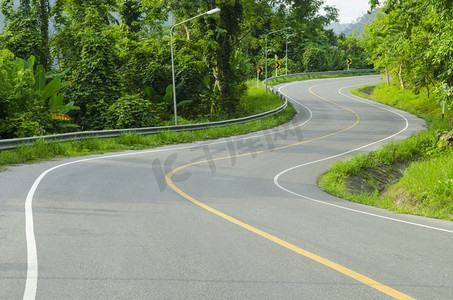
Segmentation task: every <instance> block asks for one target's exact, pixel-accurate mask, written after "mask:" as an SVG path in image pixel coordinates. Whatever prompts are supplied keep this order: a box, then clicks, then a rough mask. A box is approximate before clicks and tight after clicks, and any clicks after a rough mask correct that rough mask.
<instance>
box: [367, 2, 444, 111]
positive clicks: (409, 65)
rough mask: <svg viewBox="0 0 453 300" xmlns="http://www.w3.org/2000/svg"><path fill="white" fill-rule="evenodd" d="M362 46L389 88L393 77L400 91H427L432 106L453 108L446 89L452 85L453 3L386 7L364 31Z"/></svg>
mask: <svg viewBox="0 0 453 300" xmlns="http://www.w3.org/2000/svg"><path fill="white" fill-rule="evenodd" d="M372 2H378V1H375V0H374V1H372ZM362 44H363V45H364V47H365V49H366V50H367V51H368V52H369V53H370V54H371V61H372V62H373V64H374V66H375V67H377V68H384V69H385V73H386V77H387V82H388V84H390V75H391V76H393V78H395V80H397V82H398V85H399V86H400V87H401V89H411V90H413V91H414V92H416V93H418V92H419V91H420V90H421V89H425V90H426V92H427V95H428V98H430V99H433V100H428V101H436V100H443V99H446V98H448V105H449V107H450V108H452V107H453V102H452V101H451V95H448V93H447V91H445V89H444V88H443V86H444V84H448V85H449V86H452V85H453V67H452V66H453V2H452V1H450V0H425V1H421V0H388V1H385V2H384V4H383V6H382V7H381V8H380V12H379V13H378V14H377V18H376V21H374V22H372V23H371V24H370V25H369V26H367V27H366V29H365V33H364V35H363V40H362ZM433 92H434V93H433ZM433 94H434V97H432V98H431V96H432V95H433Z"/></svg>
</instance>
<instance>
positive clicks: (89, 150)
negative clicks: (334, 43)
mask: <svg viewBox="0 0 453 300" xmlns="http://www.w3.org/2000/svg"><path fill="white" fill-rule="evenodd" d="M132 97H133V96H132ZM261 97H266V98H267V99H268V100H267V102H268V105H269V107H274V106H278V105H279V104H281V99H280V98H279V97H277V96H276V95H273V94H270V93H269V94H266V92H265V90H264V89H263V88H260V89H258V90H256V89H255V90H251V91H250V93H248V94H246V95H245V96H243V98H242V100H241V101H242V102H243V104H244V105H246V106H255V105H256V104H254V103H252V102H255V101H256V99H257V98H261ZM247 102H249V105H247V104H246V103H247ZM272 102H273V103H272ZM259 112H264V108H263V110H261V111H259ZM295 113H296V111H295V110H294V108H293V107H292V106H291V105H289V106H288V107H287V108H286V109H285V110H284V111H283V112H281V113H279V114H277V115H274V116H271V117H267V118H265V119H262V120H259V121H254V122H249V123H246V124H242V125H231V126H224V127H215V128H209V129H206V130H197V131H192V132H160V133H158V134H155V135H148V136H141V135H138V134H136V133H123V134H121V135H120V137H118V138H107V139H95V138H93V139H86V140H79V141H72V142H62V143H58V142H50V141H45V140H38V141H37V142H35V143H34V144H33V145H23V146H20V147H18V148H17V149H12V150H4V151H0V166H5V165H11V164H18V163H25V162H34V161H38V160H43V159H51V158H56V157H70V156H81V155H88V154H94V153H104V152H107V151H122V150H130V149H144V148H152V147H157V146H162V145H166V144H173V143H181V142H194V141H199V140H205V139H215V138H220V137H227V136H231V135H238V134H245V133H249V132H253V131H258V130H264V129H269V128H273V127H275V126H277V125H281V124H284V123H286V122H289V121H290V120H291V119H292V118H293V117H294V115H295Z"/></svg>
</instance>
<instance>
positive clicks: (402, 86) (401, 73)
mask: <svg viewBox="0 0 453 300" xmlns="http://www.w3.org/2000/svg"><path fill="white" fill-rule="evenodd" d="M398 77H399V78H400V85H401V89H402V90H404V81H403V64H400V70H399V72H398Z"/></svg>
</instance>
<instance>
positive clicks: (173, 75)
mask: <svg viewBox="0 0 453 300" xmlns="http://www.w3.org/2000/svg"><path fill="white" fill-rule="evenodd" d="M219 11H220V8H214V9H211V10H209V11H207V12H204V13H202V14H199V15H198V16H195V17H192V18H190V19H187V20H185V21H182V22H180V23H178V24H174V25H173V26H171V29H170V46H171V75H172V80H173V106H174V112H175V125H178V112H177V109H176V84H175V82H176V80H175V59H174V53H173V29H174V28H175V27H176V26H178V25H181V24H184V23H186V22H189V21H192V20H193V19H196V18H198V17H201V16H204V15H212V14H215V13H218V12H219Z"/></svg>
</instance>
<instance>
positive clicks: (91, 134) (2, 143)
mask: <svg viewBox="0 0 453 300" xmlns="http://www.w3.org/2000/svg"><path fill="white" fill-rule="evenodd" d="M272 91H273V90H272ZM273 92H274V93H275V94H277V95H279V96H280V97H281V98H282V99H284V103H283V104H282V105H281V106H279V107H277V108H276V109H273V110H270V111H267V112H264V113H260V114H256V115H253V116H248V117H244V118H238V119H232V120H224V121H217V122H209V123H198V124H187V125H178V126H160V127H145V128H127V129H113V130H97V131H82V132H70V133H63V134H54V135H44V136H34V137H27V138H17V139H3V140H0V151H1V150H7V149H13V148H16V147H18V146H19V145H26V144H32V143H34V142H36V141H37V140H45V141H59V142H66V141H74V140H83V139H88V138H112V137H118V136H120V134H121V133H125V132H133V133H138V134H141V135H147V134H156V133H158V132H161V131H175V132H176V131H190V130H201V129H207V128H209V127H221V126H227V125H233V124H243V123H246V122H251V121H256V120H260V119H263V118H265V117H269V116H272V115H275V114H278V113H279V112H281V111H283V110H284V109H285V108H286V106H287V105H288V100H287V99H286V98H285V97H283V95H280V94H279V93H278V92H275V91H273Z"/></svg>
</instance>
